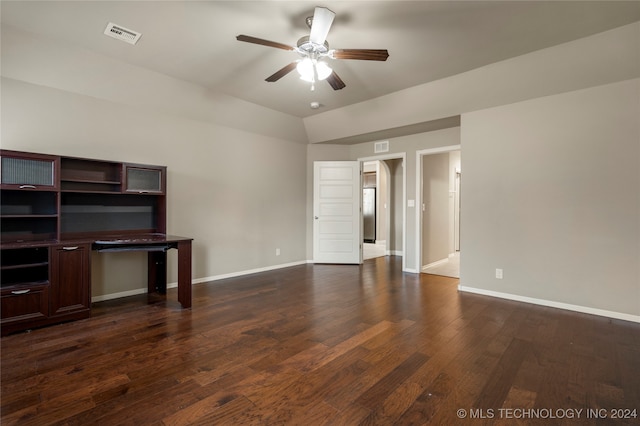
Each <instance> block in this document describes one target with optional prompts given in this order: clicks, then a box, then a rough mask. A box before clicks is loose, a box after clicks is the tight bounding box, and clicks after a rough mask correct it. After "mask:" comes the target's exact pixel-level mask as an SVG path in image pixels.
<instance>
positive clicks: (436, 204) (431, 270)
mask: <svg viewBox="0 0 640 426" xmlns="http://www.w3.org/2000/svg"><path fill="white" fill-rule="evenodd" d="M417 161H418V163H419V164H418V170H420V173H419V176H420V177H419V188H420V190H419V191H418V193H419V195H420V204H418V205H419V206H420V208H419V209H418V212H419V213H418V225H419V235H420V241H419V243H418V249H419V250H418V259H419V261H420V262H419V265H420V271H421V272H422V273H427V274H434V275H444V276H448V277H454V278H460V184H461V178H462V169H461V152H460V146H459V145H457V146H451V147H444V148H438V149H434V150H424V151H419V152H418V155H417Z"/></svg>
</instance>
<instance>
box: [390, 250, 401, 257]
mask: <svg viewBox="0 0 640 426" xmlns="http://www.w3.org/2000/svg"><path fill="white" fill-rule="evenodd" d="M403 254H404V252H403V251H402V250H387V256H402V255H403Z"/></svg>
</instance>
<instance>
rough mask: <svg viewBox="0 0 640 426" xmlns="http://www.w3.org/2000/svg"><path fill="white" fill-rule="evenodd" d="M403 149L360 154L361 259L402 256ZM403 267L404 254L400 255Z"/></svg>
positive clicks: (404, 176) (403, 238)
mask: <svg viewBox="0 0 640 426" xmlns="http://www.w3.org/2000/svg"><path fill="white" fill-rule="evenodd" d="M405 156H406V155H405V153H398V154H389V155H384V156H377V157H368V158H361V159H359V161H361V163H362V172H363V179H362V196H363V204H362V227H363V241H362V255H363V260H366V259H372V258H376V257H382V256H404V252H405V246H404V244H405V240H406V239H405V229H406V227H405V223H404V222H405V221H404V217H405V210H404V201H403V200H404V198H405V187H406V171H405V167H404V160H405ZM402 263H403V269H404V263H405V260H404V257H403V261H402Z"/></svg>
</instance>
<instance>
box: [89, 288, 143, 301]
mask: <svg viewBox="0 0 640 426" xmlns="http://www.w3.org/2000/svg"><path fill="white" fill-rule="evenodd" d="M146 292H147V288H146V287H143V288H136V289H135V290H127V291H121V292H119V293H111V294H103V295H101V296H93V297H92V298H91V303H93V302H103V301H105V300H111V299H120V298H121V297H129V296H136V295H138V294H144V293H146Z"/></svg>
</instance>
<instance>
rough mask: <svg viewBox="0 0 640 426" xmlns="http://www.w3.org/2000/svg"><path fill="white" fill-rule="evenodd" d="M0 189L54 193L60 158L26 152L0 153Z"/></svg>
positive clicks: (56, 185)
mask: <svg viewBox="0 0 640 426" xmlns="http://www.w3.org/2000/svg"><path fill="white" fill-rule="evenodd" d="M0 156H1V160H0V169H1V171H0V175H1V176H2V177H1V180H0V183H1V186H2V189H23V190H31V191H38V190H40V191H55V190H57V189H58V187H59V185H58V173H59V170H60V157H56V156H53V155H45V154H31V153H26V152H15V151H7V150H2V151H0Z"/></svg>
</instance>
